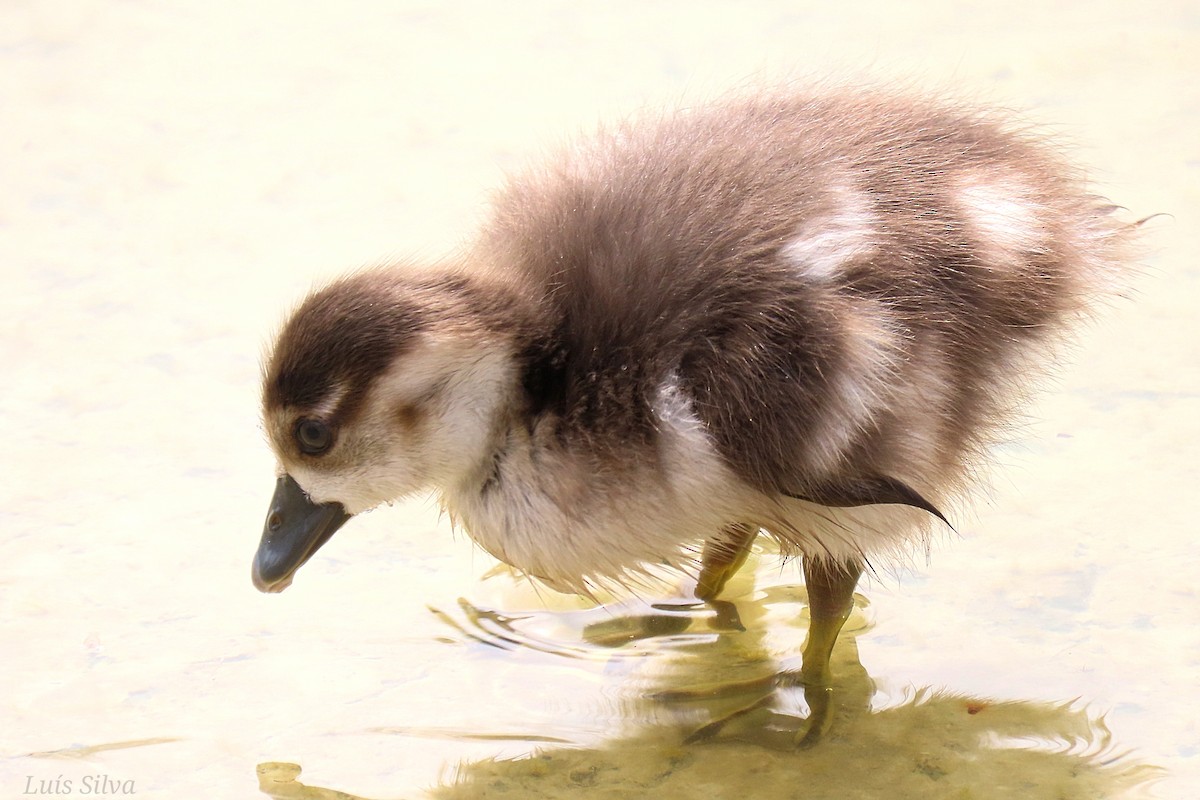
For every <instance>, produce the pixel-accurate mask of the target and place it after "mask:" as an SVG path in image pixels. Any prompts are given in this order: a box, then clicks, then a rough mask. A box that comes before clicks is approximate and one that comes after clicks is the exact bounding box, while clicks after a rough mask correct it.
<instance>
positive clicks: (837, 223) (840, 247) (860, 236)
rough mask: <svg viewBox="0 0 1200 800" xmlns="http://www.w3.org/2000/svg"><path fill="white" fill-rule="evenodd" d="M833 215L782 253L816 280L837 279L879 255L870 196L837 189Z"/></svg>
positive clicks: (815, 223)
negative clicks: (849, 268) (851, 267)
mask: <svg viewBox="0 0 1200 800" xmlns="http://www.w3.org/2000/svg"><path fill="white" fill-rule="evenodd" d="M831 206H832V212H831V213H830V214H829V215H828V216H821V217H818V218H817V219H815V220H812V221H810V222H809V223H807V224H806V225H805V226H804V229H803V230H802V231H801V232H800V235H799V236H797V237H796V238H795V239H793V240H792V241H790V242H788V243H787V244H786V245H785V246H784V247H783V250H782V251H781V252H782V254H783V256H784V258H786V259H787V260H788V261H789V262H790V263H792V264H793V265H795V266H796V267H797V268H798V269H799V270H800V271H801V273H802V274H804V275H805V276H806V277H808V278H811V279H813V280H816V281H822V282H827V281H832V280H836V279H837V278H838V277H839V275H841V273H842V272H843V271H844V270H845V268H846V266H847V265H848V264H850V263H851V262H854V261H857V260H859V259H862V258H865V257H867V256H870V255H871V254H872V253H874V252H875V249H876V245H875V236H874V234H875V228H876V224H877V221H876V218H875V215H874V214H873V213H872V211H871V207H870V203H869V201H868V198H867V197H866V195H864V194H863V193H862V192H859V191H857V190H854V189H850V188H847V187H845V186H835V187H834V189H833V191H832V199H831Z"/></svg>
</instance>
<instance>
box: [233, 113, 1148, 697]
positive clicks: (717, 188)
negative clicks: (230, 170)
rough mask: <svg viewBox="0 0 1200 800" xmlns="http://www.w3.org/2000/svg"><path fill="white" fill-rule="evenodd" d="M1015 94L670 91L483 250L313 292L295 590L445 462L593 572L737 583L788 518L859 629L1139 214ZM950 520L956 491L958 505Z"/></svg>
mask: <svg viewBox="0 0 1200 800" xmlns="http://www.w3.org/2000/svg"><path fill="white" fill-rule="evenodd" d="M1113 208H1114V207H1113V206H1111V205H1110V204H1108V203H1107V202H1106V201H1104V200H1103V199H1102V198H1099V197H1097V196H1095V195H1093V194H1091V193H1090V192H1089V191H1088V189H1087V188H1086V187H1085V186H1084V184H1083V183H1082V180H1081V177H1080V175H1079V174H1078V173H1077V171H1076V170H1075V169H1074V168H1072V167H1071V166H1070V165H1069V164H1067V163H1066V162H1065V161H1064V160H1063V159H1062V158H1061V157H1060V154H1059V153H1058V152H1057V150H1056V149H1055V148H1054V147H1053V146H1051V145H1049V144H1047V143H1046V142H1045V141H1044V140H1043V139H1042V138H1040V137H1039V136H1037V135H1035V134H1033V133H1030V132H1028V131H1027V130H1025V129H1023V128H1022V127H1021V126H1020V125H1018V124H1014V123H1013V122H1012V121H1010V120H1009V119H1008V118H1007V117H1006V116H1005V115H1003V114H1000V113H997V112H993V111H990V110H981V109H978V108H971V107H963V106H960V105H955V104H951V103H943V102H940V101H931V100H928V99H923V98H919V97H912V96H906V95H902V94H897V93H892V92H888V91H874V90H867V91H860V90H856V91H816V92H810V93H805V92H800V91H796V90H794V89H788V90H781V91H779V92H777V93H774V94H772V93H765V94H759V95H756V96H752V97H737V98H732V99H727V100H725V101H722V102H718V103H715V104H712V105H709V106H704V107H696V108H687V109H683V110H678V111H674V112H670V113H659V114H648V115H643V116H641V117H640V118H638V119H635V120H630V121H626V122H624V123H621V124H617V125H614V126H612V127H610V128H607V129H605V130H602V131H600V132H599V133H598V134H596V135H595V136H594V137H592V138H591V139H590V140H587V141H582V142H579V143H576V144H575V145H574V146H571V147H569V148H566V149H565V150H564V151H563V152H561V153H559V154H558V156H557V157H556V158H552V159H550V160H548V161H547V162H546V163H544V164H542V165H541V166H538V167H535V168H532V169H529V170H528V171H526V172H524V173H523V174H520V175H517V176H515V177H513V178H512V179H511V180H509V181H508V183H507V185H506V186H505V187H504V189H503V190H502V191H501V192H500V193H499V194H498V196H497V197H496V199H495V201H494V207H493V209H492V212H491V215H490V219H489V221H488V222H487V223H486V224H485V226H484V227H483V230H482V231H481V233H480V234H479V235H478V236H477V237H476V238H475V239H474V240H473V242H472V244H471V245H470V246H469V247H468V248H466V250H465V252H464V253H463V254H462V255H461V257H458V258H456V259H454V260H451V261H448V262H446V263H442V264H437V265H427V266H424V267H421V268H417V267H415V266H412V265H407V264H398V265H393V266H387V267H383V268H377V269H370V270H367V271H365V272H361V273H359V274H356V275H353V276H352V277H348V278H346V279H344V280H339V281H337V282H335V283H333V284H331V285H329V286H327V287H325V288H322V289H320V290H319V291H316V292H314V293H313V294H312V295H311V296H309V297H308V298H307V299H306V300H305V301H304V302H303V303H302V304H301V305H300V307H299V308H298V309H297V310H296V311H295V312H294V314H293V315H292V316H291V318H290V319H289V320H288V322H287V323H286V324H285V325H284V327H283V329H282V331H281V333H280V334H279V338H278V341H277V343H276V345H275V347H274V350H273V352H272V353H271V355H270V356H269V358H268V360H267V363H266V365H265V369H264V386H263V417H264V423H265V428H266V433H267V435H268V437H269V439H270V443H271V446H272V447H273V449H274V451H275V454H276V456H277V457H278V461H279V468H278V480H277V482H276V488H275V496H274V498H273V499H272V501H271V506H270V511H269V513H268V516H267V521H266V526H265V530H264V532H263V536H262V542H261V544H260V546H259V550H258V553H257V556H256V558H255V561H254V567H253V578H254V583H255V585H256V586H257V587H258V588H259V589H261V590H263V591H268V592H278V591H282V590H283V589H284V588H286V587H287V586H288V584H289V583H290V582H291V580H292V577H293V575H294V574H295V572H296V570H297V569H298V568H299V567H300V566H301V565H302V564H303V563H304V562H305V561H307V560H308V559H309V558H310V557H312V555H313V553H314V552H316V551H317V549H318V548H320V547H321V546H322V545H323V544H324V543H325V542H326V541H328V540H329V538H330V537H331V536H332V535H333V534H334V532H335V531H336V530H338V528H340V527H341V526H342V525H343V524H344V523H345V522H346V521H347V520H348V519H350V517H352V516H353V515H355V514H359V513H361V512H363V511H366V510H368V509H370V508H373V507H375V506H377V505H379V504H381V503H386V502H388V501H391V500H395V499H397V498H402V497H405V496H408V495H412V494H414V493H418V492H424V491H429V490H433V491H436V492H438V493H439V495H440V498H441V501H442V503H443V504H444V506H445V508H446V509H447V510H448V511H449V512H450V514H451V515H452V517H453V519H455V520H456V521H457V522H458V523H459V524H461V526H462V527H464V528H465V529H466V530H467V531H468V532H469V534H470V535H471V537H472V538H473V539H474V540H475V541H476V542H477V543H478V544H479V545H480V546H481V547H483V548H484V549H485V550H487V551H488V552H489V553H491V554H492V555H494V556H495V557H496V558H498V559H500V560H501V561H504V562H506V563H508V564H510V565H512V566H513V567H515V568H517V569H518V570H521V571H523V572H524V573H526V574H528V575H530V576H532V577H534V578H537V579H538V580H540V581H543V582H545V583H546V584H548V585H549V586H551V587H553V588H555V589H558V590H561V591H566V592H582V593H587V592H589V591H590V590H592V589H594V588H596V587H610V586H625V585H628V584H630V583H632V582H636V581H637V580H638V579H639V578H640V577H642V576H643V575H644V574H645V572H646V571H647V570H658V569H660V568H661V567H663V566H669V567H674V568H677V569H679V570H681V571H683V572H685V573H689V574H691V575H692V576H693V577H694V578H695V579H696V582H697V586H696V589H695V594H696V596H697V597H698V598H699V599H701V600H713V599H715V598H716V597H717V596H718V594H719V593H720V592H721V589H722V587H723V586H724V584H725V583H726V581H727V580H728V579H729V577H730V576H731V575H732V574H733V573H734V572H735V571H736V570H737V569H738V567H739V566H740V565H741V563H742V562H743V560H744V559H745V557H746V555H747V552H748V550H749V548H750V546H751V544H752V542H753V541H754V539H755V537H757V536H758V535H759V534H765V535H767V536H770V537H773V538H774V539H775V540H777V541H778V543H779V545H780V546H781V547H782V549H783V551H784V552H785V553H788V554H791V555H796V556H798V557H799V559H800V561H801V564H802V568H803V571H804V574H805V583H806V585H807V589H808V593H809V599H810V611H811V627H810V631H809V637H808V640H807V643H806V645H805V648H804V653H803V666H802V669H801V678H802V680H803V681H804V682H805V684H806V685H810V686H814V687H823V686H827V685H828V682H829V658H830V653H831V650H832V647H833V644H834V641H835V639H836V637H837V634H838V632H839V630H840V629H841V626H842V623H843V622H844V621H845V619H846V617H847V615H848V614H849V612H850V609H851V604H852V594H853V591H854V588H855V585H856V582H857V581H858V578H859V576H860V574H861V573H862V571H863V569H864V565H865V563H866V561H867V559H868V558H871V557H872V556H880V555H884V556H886V555H887V554H888V553H889V552H896V551H898V550H899V551H903V550H904V549H905V548H906V546H910V545H911V544H912V543H913V542H914V541H915V542H918V543H919V542H921V541H923V540H924V538H925V537H927V536H928V533H929V529H930V526H931V524H941V523H940V522H938V519H937V518H939V517H942V514H941V512H940V511H939V509H940V508H944V507H946V505H945V504H947V503H949V502H952V501H954V500H956V499H959V498H961V497H962V495H963V493H964V492H965V490H966V489H967V488H968V487H969V485H970V484H971V482H972V477H973V474H974V473H975V471H976V468H977V466H978V465H979V463H980V461H981V459H982V457H983V456H984V455H985V451H986V449H987V447H988V445H989V443H991V442H992V441H994V440H995V439H996V437H997V435H998V434H999V433H1001V432H1002V429H1003V425H1004V423H1005V420H1006V419H1008V418H1010V415H1011V412H1012V411H1013V407H1014V405H1015V403H1016V401H1017V400H1019V399H1020V398H1021V396H1022V394H1023V392H1024V390H1025V389H1026V388H1027V385H1028V382H1029V376H1030V375H1031V374H1034V373H1036V371H1037V370H1036V369H1035V367H1036V365H1037V364H1038V362H1039V361H1044V360H1045V359H1046V357H1047V355H1048V352H1049V351H1050V350H1051V349H1052V347H1053V345H1054V343H1055V342H1056V341H1057V340H1059V339H1060V336H1061V334H1062V332H1063V330H1064V328H1065V327H1067V325H1068V323H1070V322H1071V321H1072V320H1074V319H1075V318H1077V317H1079V316H1080V315H1081V313H1082V312H1084V311H1085V310H1086V308H1087V306H1088V305H1089V301H1091V300H1093V299H1094V298H1095V297H1096V296H1098V295H1102V294H1104V293H1105V292H1106V291H1108V290H1109V288H1110V287H1111V286H1112V285H1113V284H1114V283H1116V282H1117V279H1118V278H1119V276H1120V274H1121V271H1122V268H1121V265H1122V263H1123V261H1124V249H1125V245H1126V243H1127V240H1128V234H1129V231H1130V230H1131V229H1132V227H1133V226H1132V225H1130V224H1127V223H1123V222H1120V221H1118V220H1117V219H1116V217H1115V216H1114V214H1113ZM943 520H944V518H943Z"/></svg>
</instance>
